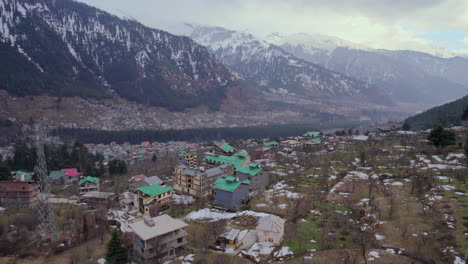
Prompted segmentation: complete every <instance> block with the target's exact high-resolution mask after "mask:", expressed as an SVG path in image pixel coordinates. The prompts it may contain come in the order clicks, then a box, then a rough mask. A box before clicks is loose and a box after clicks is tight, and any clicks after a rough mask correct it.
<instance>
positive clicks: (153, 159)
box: [151, 154, 158, 162]
mask: <svg viewBox="0 0 468 264" xmlns="http://www.w3.org/2000/svg"><path fill="white" fill-rule="evenodd" d="M151 160H152V161H153V162H156V161H157V160H158V157H157V156H156V154H153V157H152V158H151Z"/></svg>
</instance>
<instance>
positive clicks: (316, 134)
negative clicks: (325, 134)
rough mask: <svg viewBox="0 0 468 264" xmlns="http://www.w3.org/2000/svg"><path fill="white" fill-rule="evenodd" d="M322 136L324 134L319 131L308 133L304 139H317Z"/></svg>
mask: <svg viewBox="0 0 468 264" xmlns="http://www.w3.org/2000/svg"><path fill="white" fill-rule="evenodd" d="M320 134H322V133H320V132H318V131H307V132H306V133H305V134H304V135H303V136H304V137H313V138H315V137H318V136H320Z"/></svg>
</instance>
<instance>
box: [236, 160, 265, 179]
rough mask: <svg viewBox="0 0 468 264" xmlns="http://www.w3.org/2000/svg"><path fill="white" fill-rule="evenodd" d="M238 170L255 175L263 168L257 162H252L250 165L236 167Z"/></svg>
mask: <svg viewBox="0 0 468 264" xmlns="http://www.w3.org/2000/svg"><path fill="white" fill-rule="evenodd" d="M236 171H237V172H241V173H245V174H249V175H250V176H255V175H257V173H259V172H260V171H262V168H260V167H259V166H258V164H257V163H253V162H252V163H250V164H249V165H248V166H238V167H236Z"/></svg>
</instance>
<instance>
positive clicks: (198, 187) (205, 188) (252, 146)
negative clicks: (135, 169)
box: [0, 131, 387, 263]
mask: <svg viewBox="0 0 468 264" xmlns="http://www.w3.org/2000/svg"><path fill="white" fill-rule="evenodd" d="M386 135H387V134H384V133H383V132H382V133H380V134H375V135H374V134H373V135H369V136H358V135H355V136H349V137H335V136H326V135H324V134H323V133H320V132H317V131H311V132H307V133H305V134H304V135H302V136H299V137H290V138H286V139H282V140H277V141H275V140H270V141H256V140H247V141H245V142H242V144H241V146H242V148H244V146H245V148H246V149H249V151H250V153H249V152H248V151H246V150H244V149H240V150H238V149H236V148H235V147H233V146H231V145H230V144H228V143H226V142H221V143H218V144H216V145H215V146H213V147H210V148H197V146H195V145H192V144H185V145H183V147H181V146H182V145H177V147H174V149H173V150H172V151H177V153H178V154H179V164H178V165H177V166H175V168H174V170H173V175H172V178H171V179H170V180H169V181H167V182H166V181H165V180H162V179H161V178H159V177H158V176H151V177H147V176H146V175H136V176H133V177H131V178H130V179H129V180H128V191H127V192H125V193H123V194H120V195H115V194H114V193H111V192H102V191H101V188H100V179H99V178H96V177H92V176H86V175H82V173H80V172H78V171H77V169H76V168H65V169H61V170H59V171H52V172H50V175H49V179H50V182H51V183H52V184H58V185H77V186H78V190H79V191H78V194H79V202H80V203H81V204H85V205H87V206H89V207H94V208H97V207H105V208H111V207H113V206H114V205H116V204H118V205H119V207H120V208H121V210H123V211H124V212H125V213H124V216H123V217H124V218H126V219H131V220H129V221H127V222H126V227H127V228H128V229H127V230H131V232H133V249H134V251H135V255H136V256H137V261H138V263H155V262H160V261H162V260H168V259H171V258H173V257H175V256H176V255H177V254H179V253H180V252H182V251H184V250H185V249H186V247H187V235H188V234H187V230H186V227H187V224H185V223H184V222H183V221H182V220H179V219H174V218H172V217H170V216H169V215H166V214H164V211H166V210H167V209H169V208H170V206H171V204H173V203H175V202H176V200H177V199H178V198H179V197H181V196H184V197H192V198H193V199H202V200H205V201H211V204H212V206H213V207H214V208H217V209H222V210H227V211H239V210H241V209H242V208H244V207H245V206H247V205H248V204H249V201H250V198H251V195H253V194H256V193H260V191H261V190H263V189H264V188H265V187H266V186H267V185H268V184H269V183H270V175H269V172H268V171H266V170H265V169H264V167H265V166H263V163H262V160H261V159H260V160H258V159H257V160H254V159H252V155H251V153H253V152H252V151H251V150H254V151H257V150H258V151H259V152H261V153H265V155H269V154H268V153H287V152H289V153H291V152H295V151H296V150H301V151H308V150H311V151H315V152H320V151H327V150H330V149H331V148H336V147H340V146H341V145H343V146H344V145H346V144H351V143H352V142H353V141H356V142H357V141H363V140H369V139H371V138H377V137H384V136H386ZM88 148H90V149H91V151H92V152H99V151H101V152H103V153H104V154H105V155H104V156H105V157H107V158H108V159H109V158H113V157H120V156H119V155H123V156H125V155H127V156H131V157H132V159H135V157H146V158H147V157H151V156H153V155H156V156H158V155H166V154H165V152H164V151H162V150H163V149H164V150H167V146H166V147H165V148H160V147H159V145H158V144H157V143H150V142H142V143H141V144H140V145H138V146H137V147H132V148H130V147H129V146H126V145H116V144H111V145H109V146H105V145H88ZM159 152H161V153H159ZM262 156H264V155H262ZM146 158H145V159H146ZM136 159H137V160H138V158H136ZM264 160H268V159H264ZM169 185H170V186H169ZM39 193H40V190H39V183H38V182H37V181H35V180H34V179H33V174H32V173H27V172H22V171H18V172H16V173H15V177H14V180H12V181H4V182H0V203H1V204H2V205H6V206H9V207H30V206H33V205H34V204H35V202H36V201H37V199H38V196H39ZM130 215H131V217H130ZM121 217H122V215H119V216H116V217H115V219H117V218H119V219H120V218H121ZM111 218H112V217H111ZM112 219H113V218H112ZM284 221H285V220H283V219H281V218H280V217H277V216H274V215H269V216H263V217H260V218H259V219H258V223H256V228H255V229H254V230H253V229H252V230H247V231H246V230H241V229H238V228H230V229H229V230H227V231H226V233H225V234H224V235H223V236H222V237H223V239H224V240H225V243H226V244H227V245H230V246H233V247H235V248H236V249H239V250H241V251H239V252H240V253H242V255H245V256H246V257H248V256H249V255H251V254H253V253H252V252H250V251H249V249H250V248H251V247H257V248H260V249H261V248H262V247H264V246H265V247H268V246H271V245H279V244H280V242H281V239H282V237H283V235H284V223H285V222H284ZM117 222H118V221H117ZM119 223H120V224H121V222H119ZM255 243H257V244H255ZM253 245H255V246H253ZM260 251H261V250H260Z"/></svg>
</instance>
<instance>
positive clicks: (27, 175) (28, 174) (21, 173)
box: [16, 170, 32, 181]
mask: <svg viewBox="0 0 468 264" xmlns="http://www.w3.org/2000/svg"><path fill="white" fill-rule="evenodd" d="M16 174H19V175H23V176H24V180H25V181H29V180H31V179H32V174H31V173H28V172H24V171H20V170H19V171H16Z"/></svg>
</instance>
